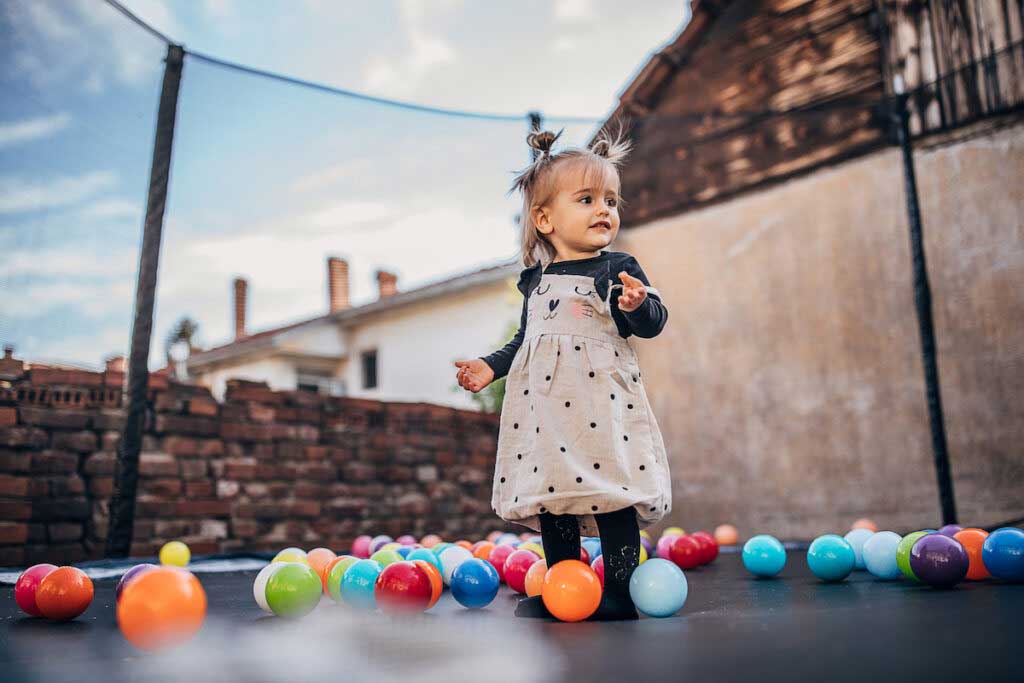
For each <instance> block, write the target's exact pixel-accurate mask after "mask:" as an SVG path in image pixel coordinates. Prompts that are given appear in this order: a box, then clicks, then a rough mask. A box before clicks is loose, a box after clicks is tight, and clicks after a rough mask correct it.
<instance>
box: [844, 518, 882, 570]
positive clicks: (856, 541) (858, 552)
mask: <svg viewBox="0 0 1024 683" xmlns="http://www.w3.org/2000/svg"><path fill="white" fill-rule="evenodd" d="M874 533H875V532H874V531H872V530H871V529H864V528H860V529H850V530H849V531H847V532H846V535H845V536H843V538H844V539H846V542H847V543H849V544H850V547H851V548H853V555H854V565H853V566H854V568H855V569H864V542H865V541H867V540H868V539H869V538H871V536H872V535H873V534H874Z"/></svg>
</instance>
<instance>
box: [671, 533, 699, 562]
mask: <svg viewBox="0 0 1024 683" xmlns="http://www.w3.org/2000/svg"><path fill="white" fill-rule="evenodd" d="M702 555H703V548H701V544H700V541H698V540H697V539H695V538H694V537H692V536H687V535H684V536H676V537H674V538H673V539H672V543H671V545H670V546H669V554H668V556H667V557H663V558H661V559H663V560H671V561H672V562H674V563H675V564H676V565H677V566H678V567H679V568H680V569H693V568H694V567H696V566H698V565H699V564H700V560H701V557H702Z"/></svg>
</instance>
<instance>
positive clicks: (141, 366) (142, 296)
mask: <svg viewBox="0 0 1024 683" xmlns="http://www.w3.org/2000/svg"><path fill="white" fill-rule="evenodd" d="M184 57H185V50H184V48H183V47H182V46H180V45H174V44H171V45H168V46H167V58H166V59H165V60H164V61H165V64H166V66H165V67H164V83H163V90H162V91H161V92H160V109H159V112H158V113H157V119H156V139H155V140H154V142H153V165H152V168H151V169H150V172H149V197H148V199H147V201H146V223H145V226H144V228H143V232H142V248H141V251H140V253H139V272H138V282H137V284H136V287H135V321H134V323H133V325H132V339H131V355H130V357H129V361H128V412H127V415H126V419H125V423H124V429H123V430H122V432H121V440H120V442H119V443H118V446H117V469H116V472H115V474H114V495H113V496H112V497H111V499H110V524H109V528H108V531H107V547H106V556H107V557H128V554H129V551H130V550H131V545H132V526H133V524H134V522H135V491H136V486H137V483H138V478H139V451H140V450H142V432H143V428H144V426H145V420H146V389H147V386H148V384H149V365H148V363H149V342H150V339H151V337H152V333H153V299H154V293H155V291H156V275H157V267H158V265H159V263H160V235H161V233H162V232H163V224H164V209H165V208H166V206H167V182H168V179H169V177H170V172H171V147H172V143H173V142H174V119H175V115H176V113H177V109H178V88H179V86H180V85H181V71H182V66H183V63H184Z"/></svg>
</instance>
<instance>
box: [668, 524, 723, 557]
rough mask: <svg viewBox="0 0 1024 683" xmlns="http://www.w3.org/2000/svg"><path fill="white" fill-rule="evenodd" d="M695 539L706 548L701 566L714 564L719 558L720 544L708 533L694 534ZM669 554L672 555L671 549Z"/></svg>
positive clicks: (699, 532)
mask: <svg viewBox="0 0 1024 683" xmlns="http://www.w3.org/2000/svg"><path fill="white" fill-rule="evenodd" d="M693 537H694V538H695V539H697V540H698V541H699V542H700V543H701V544H703V546H704V548H703V552H704V554H703V556H702V558H701V564H708V563H710V562H714V561H715V558H716V557H718V542H717V541H715V537H714V536H712V535H711V534H709V533H708V532H706V531H698V532H697V533H695V534H693ZM669 553H671V547H670V548H669ZM665 559H670V558H665Z"/></svg>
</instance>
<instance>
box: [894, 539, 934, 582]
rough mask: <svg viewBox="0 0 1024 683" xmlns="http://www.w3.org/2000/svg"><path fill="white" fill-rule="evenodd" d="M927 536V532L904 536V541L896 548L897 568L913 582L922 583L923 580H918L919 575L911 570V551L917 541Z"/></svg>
mask: <svg viewBox="0 0 1024 683" xmlns="http://www.w3.org/2000/svg"><path fill="white" fill-rule="evenodd" d="M927 535H928V532H927V531H915V532H914V533H912V534H907V535H906V536H904V537H903V540H902V541H900V542H899V545H897V546H896V566H897V567H899V568H900V571H901V572H903V576H905V577H907V578H908V579H911V580H913V581H920V580H921V579H919V578H917V574H915V573H914V570H913V569H911V568H910V549H911V548H913V547H914V544H915V543H917V539H919V538H921V537H922V536H927Z"/></svg>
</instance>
